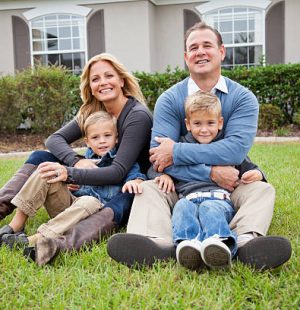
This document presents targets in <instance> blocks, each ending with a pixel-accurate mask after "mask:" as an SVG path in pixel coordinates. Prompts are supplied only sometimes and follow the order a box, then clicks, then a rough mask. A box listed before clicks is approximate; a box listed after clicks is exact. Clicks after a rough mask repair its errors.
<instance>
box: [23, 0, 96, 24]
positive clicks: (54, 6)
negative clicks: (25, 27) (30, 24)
mask: <svg viewBox="0 0 300 310" xmlns="http://www.w3.org/2000/svg"><path fill="white" fill-rule="evenodd" d="M90 11H91V9H90V8H87V7H83V6H77V5H70V4H62V3H61V2H56V3H53V2H51V3H50V2H49V3H43V4H41V5H39V6H38V7H37V8H35V9H32V10H29V11H27V12H24V13H23V15H24V17H25V18H26V19H27V20H28V21H30V20H32V19H34V18H36V17H39V16H43V15H47V14H74V15H81V16H84V17H85V16H87V15H88V14H89V12H90Z"/></svg>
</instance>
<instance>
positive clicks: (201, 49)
mask: <svg viewBox="0 0 300 310" xmlns="http://www.w3.org/2000/svg"><path fill="white" fill-rule="evenodd" d="M204 53H205V52H204V49H203V48H202V46H198V49H197V51H196V55H203V54H204Z"/></svg>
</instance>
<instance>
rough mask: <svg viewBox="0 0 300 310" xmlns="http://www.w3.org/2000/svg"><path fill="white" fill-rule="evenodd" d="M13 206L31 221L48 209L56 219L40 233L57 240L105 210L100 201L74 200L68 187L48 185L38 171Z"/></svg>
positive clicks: (39, 230)
mask: <svg viewBox="0 0 300 310" xmlns="http://www.w3.org/2000/svg"><path fill="white" fill-rule="evenodd" d="M11 202H12V204H14V205H15V206H16V207H17V208H18V209H19V210H21V211H22V212H23V213H25V214H26V215H28V216H30V217H33V216H35V214H36V212H37V210H38V209H40V208H41V207H42V206H43V205H44V207H45V209H46V210H47V212H48V214H49V216H50V217H51V218H52V219H51V220H50V221H48V223H46V224H42V225H41V226H40V227H39V228H38V230H37V231H38V232H39V233H40V234H42V235H43V236H44V237H47V238H57V237H58V236H60V235H62V234H64V233H65V232H66V231H68V230H69V229H71V228H72V227H73V226H74V225H75V224H76V223H78V222H79V221H81V220H82V219H85V218H87V217H88V216H90V215H91V214H94V213H96V212H97V211H98V210H100V209H101V208H102V205H101V203H100V202H99V200H98V199H96V198H94V197H91V196H82V197H79V198H76V197H75V196H73V195H72V194H71V192H70V191H69V190H68V188H67V185H66V184H65V183H62V182H57V183H53V184H48V183H47V180H46V179H42V178H41V177H40V175H39V173H38V172H37V171H36V172H34V173H33V174H32V175H31V176H30V178H29V179H28V180H27V182H26V183H25V184H24V186H23V187H22V189H21V190H20V192H19V193H18V194H17V195H16V196H15V197H14V199H13V200H12V201H11Z"/></svg>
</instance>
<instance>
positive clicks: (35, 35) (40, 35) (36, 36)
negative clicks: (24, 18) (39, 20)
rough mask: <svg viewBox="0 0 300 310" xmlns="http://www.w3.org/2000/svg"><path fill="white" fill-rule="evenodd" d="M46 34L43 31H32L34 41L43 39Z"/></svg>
mask: <svg viewBox="0 0 300 310" xmlns="http://www.w3.org/2000/svg"><path fill="white" fill-rule="evenodd" d="M43 38H44V32H43V30H42V29H32V39H43Z"/></svg>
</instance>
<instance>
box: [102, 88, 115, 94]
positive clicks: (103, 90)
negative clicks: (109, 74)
mask: <svg viewBox="0 0 300 310" xmlns="http://www.w3.org/2000/svg"><path fill="white" fill-rule="evenodd" d="M112 90H113V89H112V88H105V89H101V90H100V91H99V93H100V94H107V93H109V92H111V91H112Z"/></svg>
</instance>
